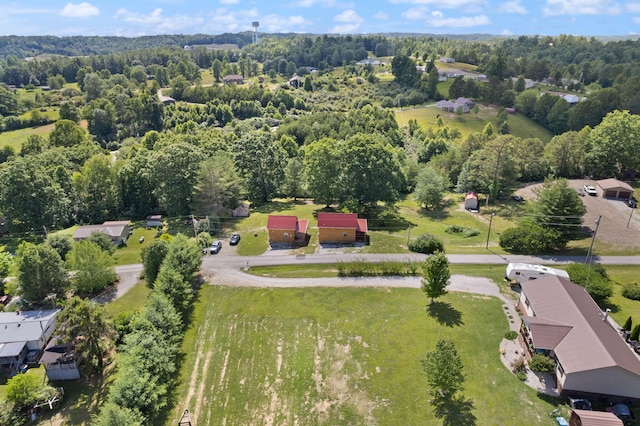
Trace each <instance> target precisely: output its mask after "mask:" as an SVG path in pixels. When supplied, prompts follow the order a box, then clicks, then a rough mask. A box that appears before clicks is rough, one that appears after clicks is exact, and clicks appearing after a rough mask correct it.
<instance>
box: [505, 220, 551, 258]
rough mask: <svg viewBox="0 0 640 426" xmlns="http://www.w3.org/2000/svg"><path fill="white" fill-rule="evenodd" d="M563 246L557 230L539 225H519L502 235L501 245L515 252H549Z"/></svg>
mask: <svg viewBox="0 0 640 426" xmlns="http://www.w3.org/2000/svg"><path fill="white" fill-rule="evenodd" d="M562 246H563V244H562V242H561V240H560V234H559V233H558V232H557V231H555V230H553V229H547V228H543V227H541V226H538V225H532V224H527V225H519V226H517V227H515V228H509V229H506V230H505V231H504V232H503V233H502V234H501V235H500V247H502V248H503V249H505V250H507V251H510V252H514V253H531V254H534V253H548V252H550V251H553V250H556V249H559V248H562Z"/></svg>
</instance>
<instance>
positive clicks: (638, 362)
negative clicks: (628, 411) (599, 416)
mask: <svg viewBox="0 0 640 426" xmlns="http://www.w3.org/2000/svg"><path fill="white" fill-rule="evenodd" d="M521 287H522V291H521V294H520V300H519V307H520V310H521V312H522V327H521V329H520V341H521V342H522V343H523V345H524V349H525V350H526V352H527V353H528V354H529V355H532V354H535V353H542V354H545V355H548V356H550V357H551V358H553V359H554V360H555V361H556V362H557V367H556V371H555V378H556V382H557V388H558V391H559V392H560V394H561V395H563V396H569V395H581V396H588V397H596V398H599V397H601V396H603V395H604V396H608V397H619V398H634V399H640V357H638V354H637V353H635V352H634V350H633V348H632V347H631V346H630V345H629V344H627V342H626V341H625V340H624V338H623V337H622V336H621V335H620V332H619V330H618V329H617V328H616V327H614V325H613V324H612V323H611V322H610V321H609V318H608V312H603V311H602V310H601V309H600V307H598V305H597V304H596V302H595V301H594V300H593V299H592V298H591V296H590V295H589V293H587V291H586V290H585V289H584V287H581V286H579V285H577V284H574V283H572V282H571V281H569V280H568V279H566V278H561V277H558V276H549V277H546V278H541V279H538V280H534V281H526V282H523V283H521Z"/></svg>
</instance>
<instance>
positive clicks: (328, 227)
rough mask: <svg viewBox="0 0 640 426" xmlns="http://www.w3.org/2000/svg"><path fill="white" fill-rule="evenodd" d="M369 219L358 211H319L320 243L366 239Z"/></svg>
mask: <svg viewBox="0 0 640 426" xmlns="http://www.w3.org/2000/svg"><path fill="white" fill-rule="evenodd" d="M366 235H367V219H358V215H357V214H356V213H318V240H319V241H320V243H355V242H364V241H366Z"/></svg>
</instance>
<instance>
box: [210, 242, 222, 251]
mask: <svg viewBox="0 0 640 426" xmlns="http://www.w3.org/2000/svg"><path fill="white" fill-rule="evenodd" d="M221 248H222V241H220V240H215V241H214V242H213V243H211V246H210V247H209V253H211V254H217V253H218V252H219V251H220V249H221Z"/></svg>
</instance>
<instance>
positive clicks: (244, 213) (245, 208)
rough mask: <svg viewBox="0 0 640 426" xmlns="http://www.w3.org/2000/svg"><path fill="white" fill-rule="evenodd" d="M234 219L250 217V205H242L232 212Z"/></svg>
mask: <svg viewBox="0 0 640 426" xmlns="http://www.w3.org/2000/svg"><path fill="white" fill-rule="evenodd" d="M231 215H232V216H233V217H249V204H247V203H240V204H239V205H238V207H236V208H235V209H233V210H232V211H231Z"/></svg>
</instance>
